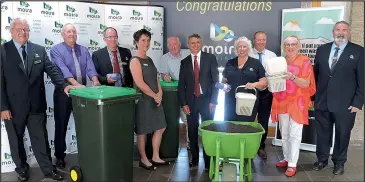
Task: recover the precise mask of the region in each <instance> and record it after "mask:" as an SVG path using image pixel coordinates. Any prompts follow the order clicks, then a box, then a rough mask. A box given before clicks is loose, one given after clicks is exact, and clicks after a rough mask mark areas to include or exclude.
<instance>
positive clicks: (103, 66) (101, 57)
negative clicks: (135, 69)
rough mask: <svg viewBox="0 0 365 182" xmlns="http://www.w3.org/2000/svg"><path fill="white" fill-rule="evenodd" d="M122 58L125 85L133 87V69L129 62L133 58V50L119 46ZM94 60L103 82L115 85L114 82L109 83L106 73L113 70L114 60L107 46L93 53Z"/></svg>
mask: <svg viewBox="0 0 365 182" xmlns="http://www.w3.org/2000/svg"><path fill="white" fill-rule="evenodd" d="M118 50H119V54H120V58H121V61H122V65H123V73H124V79H125V83H124V84H123V86H124V87H131V88H133V78H132V74H131V71H130V69H129V63H130V60H131V58H132V54H131V51H130V50H129V49H127V48H123V47H118ZM92 60H93V62H94V65H95V70H96V72H97V73H98V78H99V81H100V83H101V84H103V85H109V86H113V84H109V83H108V82H107V78H106V75H107V74H110V73H112V72H113V66H112V62H111V60H110V56H109V52H108V49H107V47H104V48H103V49H100V50H98V51H95V52H94V53H93V55H92Z"/></svg>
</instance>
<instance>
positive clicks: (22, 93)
mask: <svg viewBox="0 0 365 182" xmlns="http://www.w3.org/2000/svg"><path fill="white" fill-rule="evenodd" d="M29 31H30V30H29V24H28V22H27V21H26V20H24V19H21V18H16V19H15V20H14V21H13V22H12V23H11V25H10V33H11V36H12V40H10V41H9V42H6V43H4V44H3V46H2V48H1V64H0V65H1V77H0V78H1V87H0V88H1V119H3V120H4V123H5V127H6V131H7V133H8V138H9V144H10V151H11V156H12V158H13V160H14V163H15V165H16V167H15V171H16V172H17V173H18V179H19V180H20V181H27V180H28V178H29V175H28V171H29V164H28V163H27V155H26V152H25V149H24V142H23V135H24V131H25V127H27V128H28V132H29V136H30V140H31V143H32V148H33V150H34V155H35V158H36V159H37V162H38V164H39V166H40V168H41V170H42V172H43V174H44V175H45V176H46V177H49V178H52V179H54V180H62V179H63V177H62V176H61V175H60V174H59V173H58V172H57V170H56V168H55V167H54V166H53V165H52V160H51V150H50V147H49V143H48V137H47V135H48V134H47V129H46V123H47V116H46V109H47V102H46V95H45V92H46V91H45V86H44V79H43V78H44V73H47V75H48V76H49V77H50V78H51V79H52V82H53V83H54V84H55V86H56V87H58V88H60V90H62V92H63V93H64V94H65V95H66V94H68V91H69V89H70V88H71V86H70V85H69V84H67V83H66V82H65V81H64V79H63V77H62V73H61V72H59V71H58V69H57V67H56V66H55V65H54V64H53V63H52V62H51V61H50V60H49V59H48V56H47V53H46V50H45V49H44V47H42V46H40V45H37V44H34V43H31V42H28V39H29Z"/></svg>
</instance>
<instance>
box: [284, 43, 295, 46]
mask: <svg viewBox="0 0 365 182" xmlns="http://www.w3.org/2000/svg"><path fill="white" fill-rule="evenodd" d="M297 45H298V43H291V44H284V46H285V47H296V46H297Z"/></svg>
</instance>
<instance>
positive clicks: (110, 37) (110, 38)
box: [105, 36, 118, 40]
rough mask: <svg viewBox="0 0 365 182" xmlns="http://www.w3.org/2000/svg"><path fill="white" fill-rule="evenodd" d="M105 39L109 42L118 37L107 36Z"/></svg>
mask: <svg viewBox="0 0 365 182" xmlns="http://www.w3.org/2000/svg"><path fill="white" fill-rule="evenodd" d="M105 38H106V39H109V40H112V39H114V40H115V39H118V36H108V37H105Z"/></svg>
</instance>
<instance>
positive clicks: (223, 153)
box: [199, 120, 265, 159]
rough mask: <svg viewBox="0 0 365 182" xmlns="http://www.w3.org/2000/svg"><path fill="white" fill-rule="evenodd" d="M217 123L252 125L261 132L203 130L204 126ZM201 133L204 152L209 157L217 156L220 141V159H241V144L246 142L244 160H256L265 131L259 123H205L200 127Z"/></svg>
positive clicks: (209, 121)
mask: <svg viewBox="0 0 365 182" xmlns="http://www.w3.org/2000/svg"><path fill="white" fill-rule="evenodd" d="M216 122H231V123H234V124H240V125H250V126H252V127H254V128H257V129H260V130H261V131H260V132H256V133H225V132H216V131H208V130H205V129H202V128H203V127H204V126H208V125H210V124H213V123H216ZM199 131H200V134H201V136H202V143H203V146H204V150H205V152H206V154H207V155H208V156H217V150H216V149H217V143H216V142H217V139H219V140H220V147H219V148H220V149H219V157H222V158H236V159H239V158H240V142H241V141H244V149H245V151H244V158H248V159H251V158H254V157H255V156H256V154H257V151H258V149H259V147H260V142H261V137H262V134H264V132H265V130H264V128H263V127H262V126H261V124H260V123H257V122H239V121H213V120H207V121H204V122H203V123H202V124H201V125H200V126H199Z"/></svg>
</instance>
